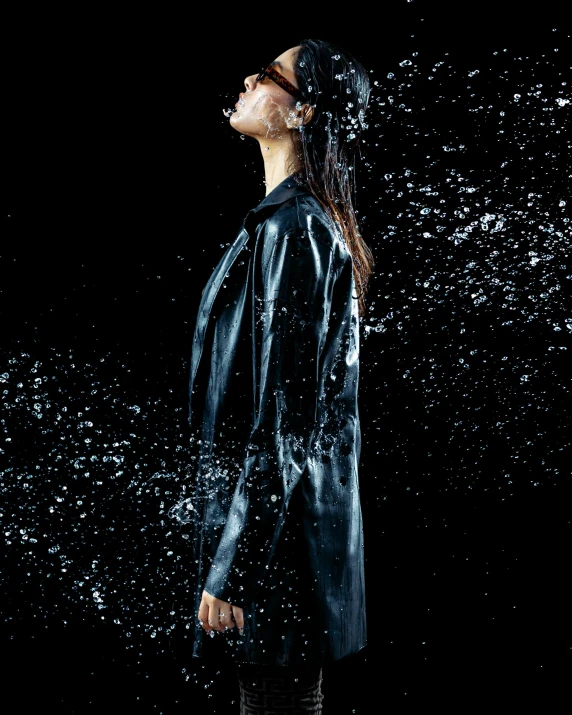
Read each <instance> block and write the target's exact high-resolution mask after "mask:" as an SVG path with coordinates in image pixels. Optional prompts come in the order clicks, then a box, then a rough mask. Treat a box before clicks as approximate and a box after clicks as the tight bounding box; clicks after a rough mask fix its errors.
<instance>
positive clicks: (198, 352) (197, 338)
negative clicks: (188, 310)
mask: <svg viewBox="0 0 572 715" xmlns="http://www.w3.org/2000/svg"><path fill="white" fill-rule="evenodd" d="M248 238H249V234H248V231H247V230H246V229H245V228H244V227H243V228H242V230H241V231H240V233H239V234H238V236H237V237H236V238H235V240H234V242H233V243H232V244H231V245H230V246H229V247H228V249H227V251H226V253H225V254H224V255H223V257H222V258H221V260H220V261H219V263H218V265H217V267H216V268H215V269H214V271H213V272H212V275H211V277H210V278H209V281H208V283H207V284H206V286H205V288H204V290H203V295H202V298H201V302H200V304H199V309H198V313H197V320H196V323H195V332H194V335H193V346H192V351H191V369H190V374H191V377H190V383H189V410H190V406H191V403H190V396H191V395H192V391H193V385H194V382H195V378H196V375H197V370H198V368H199V363H200V360H201V356H202V354H203V348H204V344H205V335H206V331H207V327H208V324H209V318H210V315H211V311H212V308H213V305H214V302H215V299H216V297H217V295H218V292H219V290H220V287H221V285H222V283H223V281H224V279H225V276H226V274H227V273H228V271H229V270H230V268H231V266H232V264H233V263H234V262H235V260H236V258H237V257H238V254H239V253H240V251H241V250H242V249H243V247H244V245H245V244H246V242H247V240H248ZM190 418H191V413H190V412H189V420H190Z"/></svg>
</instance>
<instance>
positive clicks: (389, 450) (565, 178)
mask: <svg viewBox="0 0 572 715" xmlns="http://www.w3.org/2000/svg"><path fill="white" fill-rule="evenodd" d="M559 49H560V48H559V47H557V46H555V47H554V48H553V52H551V53H549V52H546V53H536V54H534V53H533V52H532V51H531V53H530V54H529V55H525V54H522V55H516V54H514V53H513V54H511V53H506V52H503V49H502V47H500V48H499V49H498V51H495V52H491V53H490V57H488V58H487V59H486V60H484V59H483V58H482V57H481V59H480V60H479V63H478V64H471V63H470V62H469V61H467V60H463V59H452V58H449V57H448V56H447V55H445V54H443V55H439V54H436V55H435V56H432V57H428V56H423V53H420V54H419V55H418V54H417V53H413V54H412V55H411V57H406V58H402V57H399V58H396V59H395V61H394V62H392V63H390V65H389V66H388V67H384V68H375V71H373V72H372V75H371V77H372V82H373V95H372V103H371V107H370V110H369V113H368V129H367V132H366V133H365V134H364V150H363V155H364V158H363V161H362V163H360V164H359V165H358V167H357V169H356V171H357V172H358V201H357V206H358V211H359V217H360V220H361V222H362V226H363V234H364V237H365V239H366V241H367V243H368V244H369V245H370V246H371V248H372V250H373V252H374V255H375V258H376V261H377V264H376V268H375V274H374V277H373V278H372V281H371V284H370V290H369V293H368V296H367V305H368V311H367V315H366V316H365V317H364V319H363V321H362V371H361V390H362V394H363V397H362V401H361V405H362V406H361V408H360V417H361V421H362V430H363V444H362V462H363V466H362V471H361V473H362V477H361V485H362V486H361V489H362V503H363V509H364V513H365V528H366V544H371V545H372V546H371V551H370V555H369V563H370V564H374V563H376V559H377V558H378V555H377V546H378V545H380V544H381V546H382V547H383V548H382V549H380V551H382V552H383V555H381V556H379V559H380V562H379V563H380V564H381V565H382V566H383V568H387V570H388V571H390V570H391V569H392V568H393V566H395V568H398V566H399V565H400V562H399V558H400V552H399V551H397V550H396V549H395V548H394V544H395V543H398V542H399V538H400V536H402V535H403V534H402V532H400V531H399V529H400V528H401V527H400V526H399V525H398V524H397V522H393V521H392V519H391V515H390V514H389V513H388V511H387V508H386V507H387V505H388V504H393V505H398V506H400V505H403V511H401V512H399V513H400V514H401V515H403V514H404V513H405V514H407V515H408V516H407V524H408V525H409V526H410V527H411V528H412V531H413V532H415V530H416V529H419V530H421V531H425V533H426V534H433V535H435V534H441V533H442V531H445V532H446V529H445V528H444V527H447V526H449V527H450V528H449V531H451V532H454V533H455V534H456V535H457V536H459V537H460V535H461V534H462V533H465V535H466V533H467V532H466V530H465V532H463V530H462V526H461V525H459V523H458V522H457V521H455V518H456V517H455V516H454V513H453V512H448V511H447V510H446V508H445V507H444V506H443V503H444V501H446V500H447V499H449V500H450V499H452V498H458V499H459V501H458V502H455V509H456V510H457V513H460V514H462V515H463V516H464V517H467V514H468V513H469V511H470V509H469V507H466V509H467V510H466V511H463V509H462V508H460V507H459V505H460V504H461V502H462V504H464V505H467V504H468V505H469V506H471V505H472V506H473V507H474V509H476V510H477V511H478V514H479V518H481V517H482V519H483V523H484V522H486V520H487V518H488V517H487V514H486V512H485V514H484V515H483V510H482V506H481V505H482V504H483V503H484V501H483V500H484V499H487V500H488V501H487V504H491V503H492V504H494V505H501V504H503V503H504V504H509V503H510V502H511V500H516V499H517V498H524V499H526V500H527V501H526V503H527V504H533V503H534V500H535V499H536V498H538V499H541V498H542V496H538V497H536V496H535V495H536V494H538V495H546V494H547V493H548V492H549V491H550V490H555V489H556V488H557V487H559V486H560V485H561V484H562V483H563V481H564V480H567V479H569V457H570V446H571V445H570V401H569V391H570V378H569V374H570V371H569V365H570V357H571V352H570V350H571V344H572V305H571V301H570V288H571V281H572V266H571V265H570V253H571V248H572V245H571V243H572V241H571V238H572V234H571V229H570V197H569V195H568V191H566V190H565V187H566V186H568V187H569V183H568V182H569V179H570V173H571V169H570V164H569V146H568V143H569V137H570V100H571V93H570V78H569V76H567V75H566V74H565V72H564V71H563V65H562V62H561V61H559V58H558V50H559ZM258 118H259V120H260V121H261V122H263V123H264V125H265V127H266V128H267V132H268V135H269V136H270V135H271V134H272V132H274V131H278V129H277V127H282V126H283V125H284V122H285V120H286V119H287V117H285V116H284V114H283V111H282V109H281V108H280V107H278V105H271V104H269V103H268V102H264V103H261V105H260V107H259V114H258ZM229 240H231V237H229ZM217 245H218V244H217ZM179 259H180V256H175V255H173V256H172V265H173V272H174V267H175V264H177V263H178V261H179ZM165 260H166V262H167V270H168V269H169V259H168V258H167V259H165ZM152 272H153V271H152V266H151V264H149V273H150V274H151V273H152ZM164 283H165V282H164ZM164 283H163V285H162V286H160V285H158V286H157V291H158V293H160V291H162V290H166V288H165V287H164ZM187 317H188V316H187V315H186V313H185V315H184V318H185V319H186V318H187ZM182 319H183V311H181V320H182ZM76 353H77V351H76V350H75V349H73V348H70V349H65V350H63V349H61V348H55V347H52V346H50V345H46V344H45V342H43V343H41V344H40V343H38V342H36V341H34V340H33V339H30V340H29V341H28V342H27V343H26V344H25V345H22V344H20V345H16V346H15V345H12V346H11V347H10V346H9V347H8V348H5V349H4V351H3V353H2V364H1V366H0V388H1V389H2V398H3V400H2V402H3V404H2V417H1V427H2V440H3V442H2V447H1V451H0V455H1V457H2V467H1V471H0V489H1V494H2V506H1V526H2V536H3V540H4V550H3V553H4V557H3V558H4V561H5V568H4V570H3V572H2V576H1V579H2V584H1V586H2V589H3V591H4V592H5V594H7V606H6V609H5V611H6V614H7V616H6V618H7V621H6V623H7V628H8V630H10V629H11V628H13V629H14V631H17V629H18V623H19V622H21V621H24V620H27V619H30V618H35V619H37V621H38V624H41V623H42V622H44V623H45V624H46V625H47V626H53V624H54V623H57V622H63V623H65V622H66V621H68V620H70V619H73V618H74V617H77V616H80V617H81V618H82V619H84V620H86V621H88V622H89V621H90V620H93V621H95V620H104V621H106V622H108V623H110V624H112V625H113V626H114V627H116V629H117V631H118V632H119V633H120V634H121V638H122V640H123V642H124V644H125V648H126V649H133V648H141V647H145V648H147V649H151V650H153V651H154V652H157V653H163V652H165V651H166V650H167V648H168V640H169V636H170V634H171V633H172V630H173V629H174V628H185V627H186V624H185V623H184V622H183V623H181V621H180V619H179V618H178V614H177V613H175V612H174V611H173V600H172V583H173V581H174V579H175V578H176V574H177V573H178V572H180V569H181V568H185V569H186V568H192V564H189V563H188V560H187V555H188V543H187V540H185V535H184V534H182V533H181V532H180V531H179V530H178V528H177V520H174V519H172V518H170V517H169V510H170V509H171V507H172V505H173V504H174V503H176V501H177V499H178V498H179V495H180V490H181V486H182V484H183V483H184V480H185V478H186V475H185V469H186V467H187V465H188V458H187V454H188V450H189V442H188V435H187V434H186V433H185V431H184V428H182V426H181V425H183V424H184V421H185V416H184V406H181V404H180V403H181V402H182V401H181V399H180V395H179V393H184V391H185V388H186V383H187V377H188V376H187V357H188V356H186V355H180V356H175V357H173V360H172V365H171V368H170V370H171V371H170V373H169V374H168V375H163V376H162V377H161V376H159V377H157V379H156V382H155V384H154V387H153V390H152V391H149V390H148V389H147V386H145V385H141V384H137V383H135V384H134V381H133V374H134V372H135V370H136V362H135V361H134V360H133V358H129V359H128V357H127V356H126V355H122V354H120V352H119V351H101V352H99V353H98V352H97V351H95V352H94V354H93V355H92V357H91V358H88V357H86V356H85V354H84V353H82V354H76ZM567 460H568V461H567ZM523 495H524V496H523ZM526 495H529V496H526ZM530 495H532V496H530ZM545 498H546V497H545ZM394 508H395V507H394ZM463 508H465V507H463ZM471 513H472V512H471ZM378 516H379V520H378ZM459 518H460V517H459ZM472 518H474V519H475V521H474V522H472V521H470V519H469V529H470V528H471V527H473V528H474V531H475V532H476V530H477V524H478V523H480V522H479V520H478V519H477V518H476V517H471V519H472ZM374 522H375V523H374ZM379 523H383V524H384V526H383V528H381V529H380V527H379ZM488 526H489V528H493V529H495V528H496V529H497V531H496V532H495V533H496V536H497V537H499V538H501V536H502V531H501V529H500V526H499V525H498V524H494V523H493V525H492V527H491V522H490V521H489V522H488ZM384 535H385V536H384ZM396 535H397V537H396ZM384 538H387V539H388V541H387V542H385V541H384ZM439 538H440V537H439ZM502 538H504V539H505V541H502V539H501V541H502V543H503V548H502V551H503V552H504V553H503V556H502V557H501V556H500V546H499V551H498V552H497V551H495V550H492V551H488V552H485V551H479V548H478V547H476V546H474V544H473V545H470V544H469V543H468V541H467V540H465V541H463V539H462V538H458V539H456V540H454V541H446V540H445V541H443V542H442V552H441V553H440V554H437V555H435V554H433V553H430V554H425V557H426V563H424V564H423V566H421V565H420V569H424V571H423V573H425V571H427V573H428V574H429V572H430V571H431V573H433V571H435V573H436V574H437V576H436V579H437V580H438V579H439V575H440V574H441V573H442V572H441V571H440V568H441V567H443V572H445V573H446V572H447V570H446V569H445V567H444V566H443V564H444V563H445V561H446V558H447V559H453V563H457V562H459V561H463V560H467V559H469V558H470V559H473V558H474V557H476V561H477V564H476V565H475V566H474V569H475V570H474V572H473V577H474V578H475V580H476V582H478V583H479V584H480V585H483V586H484V585H485V583H487V577H486V574H488V573H489V571H490V570H491V569H492V570H493V571H494V569H495V568H496V569H497V572H498V573H500V572H503V573H504V571H503V570H504V569H508V568H513V567H514V566H515V562H516V559H517V558H518V556H517V555H520V551H519V546H518V544H515V542H513V541H511V538H510V537H509V536H506V535H505V536H502ZM187 539H188V536H187ZM435 539H437V537H435ZM440 543H441V542H440ZM505 547H506V549H507V550H508V553H506V552H505ZM511 549H512V551H511ZM392 558H395V560H396V563H395V564H393V562H392ZM455 558H456V562H455V561H454V559H455ZM487 559H488V560H487ZM509 562H510V565H509ZM447 563H448V564H449V563H450V562H447ZM371 568H372V569H373V568H374V566H373V565H372V566H371ZM375 568H377V566H376V567H375ZM447 568H448V569H449V573H454V570H453V571H451V569H453V567H452V566H450V565H448V566H447ZM442 578H443V579H444V583H445V581H446V579H447V578H448V576H446V575H445V576H443V577H442ZM431 583H435V582H433V581H431ZM481 590H482V591H483V593H484V592H485V590H486V589H484V588H483V589H481ZM430 598H431V597H430V596H429V595H419V594H418V604H417V605H416V606H415V607H416V608H418V609H419V613H421V611H424V613H425V616H423V618H427V619H429V616H427V615H426V614H427V611H428V610H429V607H428V606H427V603H429V600H430ZM495 598H496V600H495ZM516 598H517V597H515V599H516ZM523 598H524V596H523ZM502 600H503V597H502V595H501V594H497V596H496V597H495V596H494V595H493V597H492V598H490V597H489V599H488V600H487V599H486V598H485V597H484V596H483V597H482V599H481V601H482V603H481V601H479V604H480V606H481V607H482V608H483V609H484V610H485V611H486V613H487V614H489V615H490V616H491V618H494V617H495V614H496V613H498V612H500V611H501V610H502V608H501V605H500V603H501V601H502ZM485 604H486V605H485ZM431 608H433V602H431ZM425 609H426V610H425ZM487 609H488V610H487ZM495 609H497V610H495ZM507 617H508V616H507ZM428 622H429V621H428V620H427V621H423V623H428ZM38 627H40V625H38ZM424 627H425V626H423V625H422V626H420V631H422V630H423V628H424ZM388 628H389V630H388V631H386V635H387V634H390V635H387V643H386V640H383V642H382V644H381V645H383V646H384V647H385V646H387V647H389V645H388V644H389V639H390V636H391V638H393V639H397V640H398V639H399V633H400V632H399V628H398V627H397V626H388ZM427 628H429V626H427ZM429 630H430V628H429ZM380 637H381V638H382V639H384V638H385V635H384V636H383V637H382V636H380ZM418 640H419V643H421V642H422V639H421V637H420V638H419V639H418ZM391 642H392V643H393V640H392V641H391ZM141 644H143V646H142V645H141ZM151 644H152V645H151ZM423 645H424V646H425V641H424V642H423ZM419 648H420V649H421V650H422V648H421V645H419ZM185 677H186V678H189V679H191V680H196V681H197V682H199V684H201V686H202V684H203V680H204V676H203V675H202V674H201V672H200V669H198V668H195V670H194V671H192V670H189V671H186V672H185ZM207 685H208V682H207Z"/></svg>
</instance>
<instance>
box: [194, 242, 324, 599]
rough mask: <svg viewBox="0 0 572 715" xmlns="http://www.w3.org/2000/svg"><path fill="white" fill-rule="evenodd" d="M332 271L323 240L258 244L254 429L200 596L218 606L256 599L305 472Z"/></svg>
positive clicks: (318, 386)
mask: <svg viewBox="0 0 572 715" xmlns="http://www.w3.org/2000/svg"><path fill="white" fill-rule="evenodd" d="M333 263H334V250H333V246H332V238H331V236H330V235H329V234H328V235H327V236H325V237H324V236H317V235H316V234H315V233H310V232H308V231H302V230H299V231H296V232H292V233H287V234H284V235H281V236H278V237H276V236H272V235H271V234H270V235H266V236H265V237H264V238H263V240H262V251H261V259H260V260H259V261H258V263H257V265H256V269H257V271H259V273H258V275H259V280H258V281H257V282H256V285H255V289H254V294H255V300H254V308H253V310H254V314H253V322H254V325H253V332H254V337H255V339H254V340H253V353H254V354H253V371H254V378H255V379H254V385H255V394H254V397H253V400H254V410H253V427H252V431H251V434H250V442H249V444H248V445H247V448H246V452H245V456H244V461H243V465H242V470H241V474H240V477H239V479H238V482H237V486H236V489H235V492H234V495H233V500H232V504H231V507H230V510H229V514H228V519H227V522H226V524H225V527H224V529H223V533H222V536H221V539H220V542H219V544H218V548H217V551H216V555H215V558H214V559H213V562H212V564H211V568H210V571H209V575H208V577H207V580H206V583H205V586H204V588H205V590H206V591H207V592H208V593H210V594H211V595H213V596H215V597H217V598H220V599H221V600H223V601H228V602H231V603H235V604H237V605H240V606H242V605H245V604H247V603H250V602H252V600H253V599H254V598H255V594H256V591H257V589H258V587H259V586H260V584H261V583H262V582H263V580H264V575H265V572H266V571H267V569H268V568H269V564H270V562H271V559H272V554H273V552H274V549H275V547H276V544H277V542H278V540H279V538H280V533H281V530H282V526H283V524H284V520H285V518H286V514H287V508H288V502H289V499H290V496H291V494H292V491H293V489H294V488H295V487H296V485H297V484H298V482H299V480H300V477H301V475H302V474H303V472H304V469H305V466H306V460H307V454H308V449H309V446H310V443H311V437H312V433H313V431H314V429H315V427H316V424H315V418H316V413H317V404H318V399H319V390H320V367H319V366H320V354H321V351H322V348H323V346H324V342H325V339H326V333H327V325H328V320H329V312H330V305H331V292H332V287H333V282H334V276H333V272H334V271H333ZM255 275H257V273H256V272H255Z"/></svg>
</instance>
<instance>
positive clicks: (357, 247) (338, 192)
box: [294, 40, 375, 315]
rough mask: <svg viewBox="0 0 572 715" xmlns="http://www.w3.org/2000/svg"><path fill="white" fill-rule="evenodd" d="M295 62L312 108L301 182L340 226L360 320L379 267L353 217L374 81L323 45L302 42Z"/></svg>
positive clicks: (303, 134)
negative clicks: (357, 171)
mask: <svg viewBox="0 0 572 715" xmlns="http://www.w3.org/2000/svg"><path fill="white" fill-rule="evenodd" d="M299 44H300V50H299V52H298V55H297V57H296V60H295V62H294V74H295V76H296V80H297V83H298V87H299V88H300V90H301V91H302V92H303V94H304V96H305V98H306V101H307V102H308V103H310V104H311V105H312V107H313V114H312V116H311V119H310V121H309V122H308V123H307V124H305V125H303V126H302V127H301V128H300V132H299V138H300V145H299V151H300V159H301V167H300V168H299V169H298V171H297V172H296V176H297V178H298V179H299V180H300V181H303V182H304V183H306V184H307V186H308V188H309V189H310V191H311V192H312V193H313V194H314V196H315V197H316V198H317V199H318V201H320V203H321V204H322V205H323V206H324V208H325V209H326V210H327V211H328V213H329V214H330V215H331V216H332V218H333V219H334V221H336V223H337V224H338V225H339V226H340V229H341V231H342V234H343V237H344V239H345V242H346V245H347V247H348V250H349V251H350V253H351V255H352V259H353V270H354V280H355V284H356V291H357V299H358V300H359V312H360V315H363V314H364V313H365V294H366V292H367V287H368V282H369V279H370V276H371V274H372V272H373V266H374V264H375V261H374V258H373V254H372V252H371V250H370V248H369V247H368V246H367V244H366V243H365V241H364V239H363V238H362V235H361V232H360V229H359V225H358V220H357V217H356V212H355V208H354V205H355V198H356V176H355V163H356V159H358V158H359V157H360V137H361V134H362V131H363V130H364V129H366V128H367V124H366V123H365V115H366V111H367V108H368V104H369V98H370V91H371V90H370V82H369V77H368V74H367V72H366V70H365V69H364V67H363V66H362V65H361V64H360V62H358V61H357V60H356V59H355V57H353V56H352V55H351V54H349V53H348V52H347V51H345V50H342V49H340V48H339V47H336V46H334V45H332V44H330V43H329V42H325V41H323V40H302V42H300V43H299Z"/></svg>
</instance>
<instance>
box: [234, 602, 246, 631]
mask: <svg viewBox="0 0 572 715" xmlns="http://www.w3.org/2000/svg"><path fill="white" fill-rule="evenodd" d="M231 608H232V615H233V618H234V622H235V623H236V625H237V628H238V630H239V631H242V629H243V628H244V613H243V611H242V608H239V607H238V606H231Z"/></svg>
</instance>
